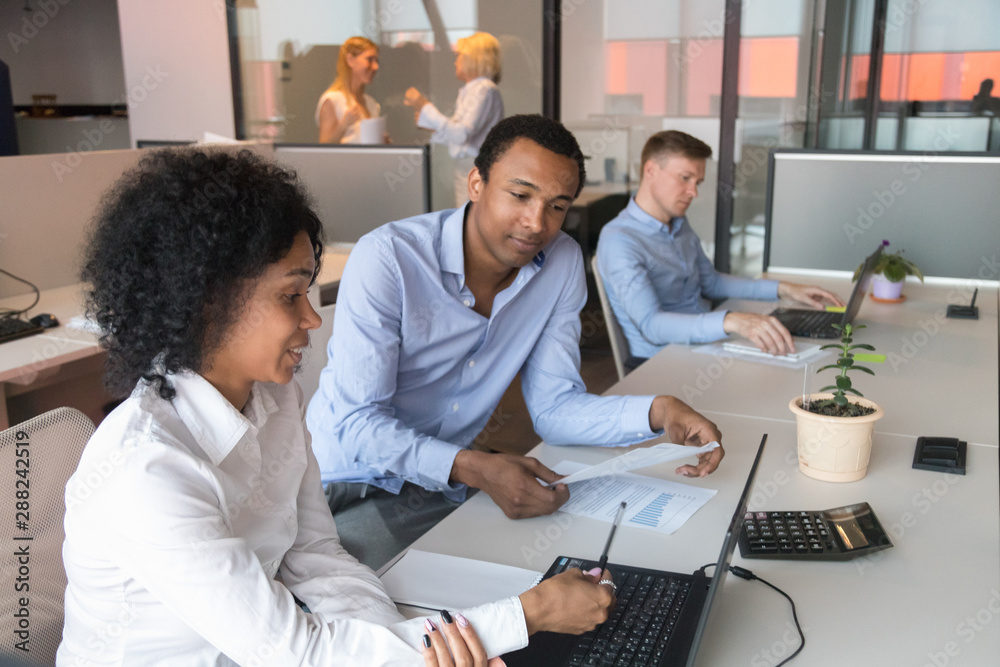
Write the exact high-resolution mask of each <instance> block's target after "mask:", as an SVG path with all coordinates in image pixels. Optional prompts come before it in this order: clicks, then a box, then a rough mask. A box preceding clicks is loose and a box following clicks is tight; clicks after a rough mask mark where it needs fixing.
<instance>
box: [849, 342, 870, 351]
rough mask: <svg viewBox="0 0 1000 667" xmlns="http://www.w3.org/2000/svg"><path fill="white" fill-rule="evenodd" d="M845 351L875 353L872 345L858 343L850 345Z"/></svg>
mask: <svg viewBox="0 0 1000 667" xmlns="http://www.w3.org/2000/svg"><path fill="white" fill-rule="evenodd" d="M847 349H848V350H871V351H872V352H874V351H875V346H874V345H869V344H868V343H858V344H857V345H851V346H850V347H849V348H847Z"/></svg>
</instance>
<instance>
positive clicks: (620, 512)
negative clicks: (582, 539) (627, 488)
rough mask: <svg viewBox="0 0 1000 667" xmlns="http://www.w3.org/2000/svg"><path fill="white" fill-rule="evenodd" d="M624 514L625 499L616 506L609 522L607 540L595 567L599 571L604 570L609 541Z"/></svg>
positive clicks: (609, 545)
mask: <svg viewBox="0 0 1000 667" xmlns="http://www.w3.org/2000/svg"><path fill="white" fill-rule="evenodd" d="M624 514H625V501H624V500H623V501H622V504H621V505H619V506H618V513H617V514H615V520H614V521H613V522H612V523H611V532H610V533H608V541H607V542H605V543H604V552H603V553H602V554H601V559H600V560H599V561H597V567H599V568H600V570H601V572H604V567H605V566H606V565H607V564H608V550H609V549H611V541H612V540H614V539H615V531H616V530H618V525H619V524H620V523H621V522H622V516H624Z"/></svg>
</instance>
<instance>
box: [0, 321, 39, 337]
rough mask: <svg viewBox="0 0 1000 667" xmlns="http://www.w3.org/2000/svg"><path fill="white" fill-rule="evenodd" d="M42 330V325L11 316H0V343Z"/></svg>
mask: <svg viewBox="0 0 1000 667" xmlns="http://www.w3.org/2000/svg"><path fill="white" fill-rule="evenodd" d="M41 331H42V327H40V326H38V325H36V324H32V323H31V322H25V321H24V320H19V319H16V318H13V317H0V343H6V342H7V341H9V340H14V339H15V338H21V337H23V336H30V335H31V334H36V333H39V332H41Z"/></svg>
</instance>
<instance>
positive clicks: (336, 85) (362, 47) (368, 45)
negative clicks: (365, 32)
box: [327, 36, 378, 117]
mask: <svg viewBox="0 0 1000 667" xmlns="http://www.w3.org/2000/svg"><path fill="white" fill-rule="evenodd" d="M370 49H375V51H376V52H378V44H376V43H375V42H373V41H372V40H370V39H368V38H367V37H360V36H359V37H348V38H347V39H346V40H345V41H344V43H343V44H341V45H340V53H339V54H338V55H337V78H335V79H334V80H333V83H331V84H330V87H329V88H327V90H339V91H340V92H342V93H344V95H345V96H347V97H348V98H354V101H355V102H356V103H357V105H358V106H359V107H361V109H362V111H363V112H364V114H365V117H367V116H368V107H367V105H365V102H364V99H363V97H364V92H365V90H364V87H362V88H361V95H362V99H358V98H356V97H354V92H353V91H352V86H351V84H352V83H353V81H352V80H351V78H352V74H351V66H350V65H348V64H347V58H348V56H354V57H356V56H359V55H361V54H362V53H364V52H365V51H368V50H370Z"/></svg>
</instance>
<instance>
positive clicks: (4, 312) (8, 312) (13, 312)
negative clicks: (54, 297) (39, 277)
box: [0, 269, 42, 317]
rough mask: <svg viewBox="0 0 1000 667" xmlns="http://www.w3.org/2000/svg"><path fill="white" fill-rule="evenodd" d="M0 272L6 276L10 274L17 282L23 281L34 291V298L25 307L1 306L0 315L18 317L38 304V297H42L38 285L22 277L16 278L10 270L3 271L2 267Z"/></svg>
mask: <svg viewBox="0 0 1000 667" xmlns="http://www.w3.org/2000/svg"><path fill="white" fill-rule="evenodd" d="M0 273H2V274H4V275H6V276H10V277H11V278H13V279H14V280H16V281H18V282H21V283H24V284H25V285H27V286H28V287H30V288H31V289H32V290H34V292H35V300H34V301H33V302H32V303H31V305H30V306H28V307H27V308H22V309H21V310H14V309H13V308H2V309H0V317H19V316H21V315H24V314H25V313H27V312H28V311H29V310H31V309H32V308H34V307H35V306H37V305H38V301H39V299H41V298H42V293H41V292H39V291H38V287H37V286H36V285H35V284H34V283H30V282H28V281H27V280H25V279H24V278H18V277H17V276H15V275H14V274H13V273H11V272H10V271H4V270H3V269H0Z"/></svg>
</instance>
